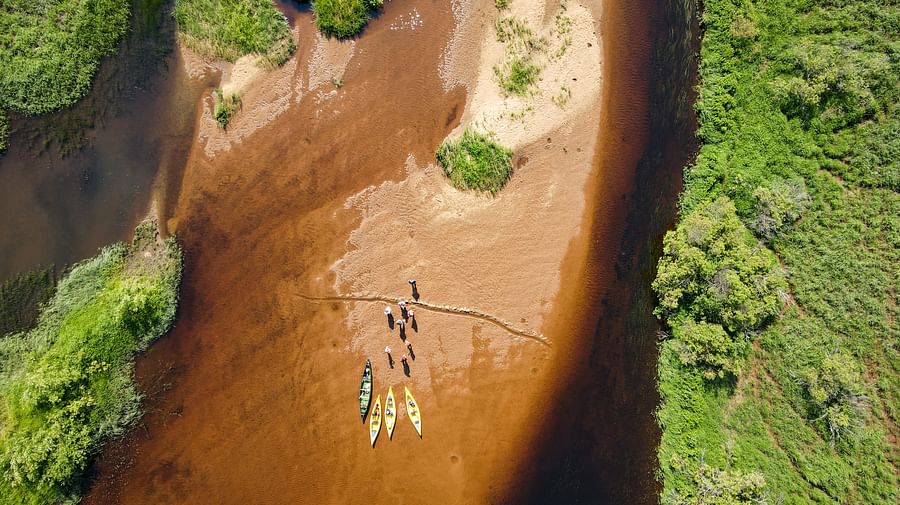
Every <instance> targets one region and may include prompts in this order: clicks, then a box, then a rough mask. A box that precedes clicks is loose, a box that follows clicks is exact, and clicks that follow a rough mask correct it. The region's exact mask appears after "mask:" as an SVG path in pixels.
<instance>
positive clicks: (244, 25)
mask: <svg viewBox="0 0 900 505" xmlns="http://www.w3.org/2000/svg"><path fill="white" fill-rule="evenodd" d="M175 20H176V21H178V30H179V36H180V37H181V40H182V41H184V43H185V44H186V45H187V46H188V47H190V48H191V49H193V50H195V51H197V52H199V53H201V54H204V55H206V56H210V57H214V58H222V59H224V60H228V61H235V60H237V59H238V58H240V57H241V56H244V55H246V54H258V55H260V56H262V57H263V61H264V63H265V64H266V65H269V66H279V65H281V64H283V63H284V62H286V61H287V60H288V58H290V56H291V54H293V52H294V49H295V44H294V40H293V39H292V38H291V33H290V28H289V27H288V23H287V19H285V17H284V15H283V14H282V13H281V12H279V11H278V9H277V8H275V4H273V3H272V0H176V1H175Z"/></svg>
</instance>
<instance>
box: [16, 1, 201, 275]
mask: <svg viewBox="0 0 900 505" xmlns="http://www.w3.org/2000/svg"><path fill="white" fill-rule="evenodd" d="M132 12H133V17H132V28H131V30H130V32H129V33H128V34H127V35H126V36H125V40H123V42H122V43H121V45H120V48H119V51H118V53H117V54H115V55H113V56H111V57H109V58H107V59H106V60H105V61H104V62H103V63H102V66H101V69H100V71H99V72H98V74H97V76H96V78H95V81H94V86H93V88H92V90H91V92H90V94H89V95H88V96H86V97H85V98H84V99H82V100H81V101H79V102H78V103H77V104H76V105H75V106H73V107H71V108H69V109H66V110H63V111H59V112H56V113H53V114H49V115H46V116H41V117H37V118H22V117H13V118H12V125H11V126H12V133H11V136H10V148H9V150H8V151H7V153H6V154H4V155H2V156H0V281H2V280H3V279H6V278H9V277H11V276H14V275H16V274H19V273H22V272H25V271H27V270H31V269H33V268H36V267H38V266H48V265H51V264H55V265H57V267H63V266H65V265H67V264H71V263H73V262H76V261H79V260H81V259H84V258H86V257H89V256H91V255H93V254H94V253H95V252H96V250H97V248H99V247H102V246H104V245H106V244H110V243H112V242H116V241H118V240H123V239H126V238H127V237H128V236H129V234H130V232H131V230H132V229H133V227H134V225H135V223H136V221H138V220H140V219H141V218H142V217H143V216H144V215H145V214H146V212H147V210H148V207H149V203H150V198H151V194H152V192H153V190H154V183H155V182H156V183H159V185H160V187H161V188H162V189H164V188H165V186H166V179H167V177H178V174H179V173H180V170H181V169H182V167H183V165H184V163H185V160H186V158H187V153H188V149H189V147H190V142H191V137H192V135H193V129H194V118H195V104H196V103H197V98H198V96H199V93H200V92H202V90H203V87H204V84H205V83H198V82H196V81H190V80H189V79H187V78H186V76H185V73H184V72H183V71H182V68H181V61H180V58H179V56H178V53H177V51H176V50H175V26H174V21H173V20H172V19H171V16H170V15H169V12H171V2H167V1H163V2H160V1H159V0H134V2H133V6H132ZM57 271H59V269H58V270H57Z"/></svg>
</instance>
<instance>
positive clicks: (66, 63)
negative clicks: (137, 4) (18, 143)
mask: <svg viewBox="0 0 900 505" xmlns="http://www.w3.org/2000/svg"><path fill="white" fill-rule="evenodd" d="M128 16H129V2H128V1H126V0H94V1H92V2H83V1H80V0H38V1H28V0H4V1H3V2H0V151H2V150H4V149H5V146H6V138H7V135H8V125H7V119H6V113H5V112H3V111H8V110H15V111H18V112H21V113H23V114H28V115H37V114H44V113H46V112H50V111H53V110H57V109H61V108H64V107H67V106H69V105H72V104H73V103H75V101H76V100H78V99H79V98H81V97H82V96H84V95H85V94H86V93H87V92H88V90H89V89H90V87H91V80H92V79H93V77H94V74H95V73H96V72H97V68H98V67H99V66H100V59H101V58H102V57H103V56H105V55H107V54H110V53H112V52H113V51H115V49H116V44H117V43H118V41H119V39H120V38H121V37H122V35H123V34H124V33H125V31H126V30H127V29H128Z"/></svg>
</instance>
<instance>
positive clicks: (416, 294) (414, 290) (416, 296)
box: [407, 279, 419, 300]
mask: <svg viewBox="0 0 900 505" xmlns="http://www.w3.org/2000/svg"><path fill="white" fill-rule="evenodd" d="M407 282H409V285H410V286H412V297H413V299H414V300H418V299H419V290H418V288H416V280H415V279H410V280H408V281H407Z"/></svg>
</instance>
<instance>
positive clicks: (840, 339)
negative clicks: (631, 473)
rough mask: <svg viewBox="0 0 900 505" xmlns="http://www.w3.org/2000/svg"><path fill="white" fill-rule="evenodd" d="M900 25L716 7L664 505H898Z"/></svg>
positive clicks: (676, 344) (705, 53) (670, 365)
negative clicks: (718, 501) (718, 504)
mask: <svg viewBox="0 0 900 505" xmlns="http://www.w3.org/2000/svg"><path fill="white" fill-rule="evenodd" d="M898 14H900V13H898V7H897V6H896V5H892V6H887V5H884V4H882V3H881V2H870V1H864V0H862V1H850V2H843V3H840V4H831V3H827V4H824V5H819V4H816V3H815V2H805V1H797V2H789V1H779V2H769V3H766V4H764V5H761V4H750V3H749V2H731V1H708V2H705V3H704V13H703V27H704V34H703V42H702V47H701V86H700V100H699V102H698V106H697V109H698V112H699V118H700V130H699V136H700V139H701V141H702V142H703V146H702V148H701V151H700V154H699V156H698V158H697V161H696V163H695V164H694V165H693V166H691V167H690V168H689V169H688V170H687V172H686V175H685V181H686V185H685V187H686V189H685V192H684V193H683V195H682V197H681V203H680V208H681V221H680V224H679V228H678V230H677V231H676V232H674V233H673V234H671V235H669V236H667V239H666V254H665V256H664V258H663V260H662V261H661V263H660V274H659V276H658V278H657V281H656V288H657V290H658V294H659V296H660V298H661V300H662V304H661V306H660V310H661V312H662V313H665V314H666V315H668V322H669V324H670V326H672V327H673V332H672V335H671V336H669V337H668V338H666V340H665V341H664V342H663V343H662V344H661V352H660V360H659V388H660V393H661V396H662V402H663V403H662V406H661V408H660V411H659V420H660V424H661V426H662V428H663V437H662V441H661V444H660V448H659V462H660V468H661V480H662V484H663V486H664V491H663V494H662V500H663V503H688V502H690V503H708V501H707V500H712V499H713V498H712V496H713V495H715V496H727V497H730V499H733V500H736V501H738V502H740V503H744V502H749V501H751V500H752V501H754V503H759V502H766V501H769V502H773V503H777V502H780V501H782V500H785V501H787V502H797V503H805V502H811V501H816V502H826V503H848V502H853V503H896V500H897V493H898V485H897V475H898V473H897V469H898V465H900V460H898V454H900V451H898V446H897V444H898V434H900V433H898V419H900V412H898V411H897V405H900V401H898V399H900V373H898V370H900V355H898V349H897V345H896V343H897V341H898V337H900V329H898V326H897V315H898V314H897V313H898V308H897V304H896V294H895V293H896V287H897V282H898V271H897V269H896V265H897V264H898V263H900V257H898V251H900V234H898V230H900V217H898V216H900V198H898V195H897V190H898V183H897V181H898V164H897V161H896V160H897V156H896V153H897V152H898V150H897V149H898V147H897V142H898V138H900V136H897V135H896V131H897V124H898V115H897V109H896V103H897V99H898V98H900V97H898V89H897V87H896V82H898V79H900V60H898V58H897V57H896V49H893V50H892V48H896V44H897V34H898V33H900V30H898V21H897V20H898V19H900V18H898ZM891 132H894V133H891ZM891 153H893V154H891ZM725 223H730V224H727V225H726V224H725ZM751 231H752V232H753V234H754V235H755V236H754V237H752V238H751V235H750V232H751ZM711 232H715V235H713V234H712V233H711ZM729 237H730V238H729ZM736 241H737V242H745V244H747V245H749V247H748V248H744V249H742V250H743V251H744V252H737V251H738V250H733V249H727V248H723V247H721V244H724V243H726V242H730V243H735V242H736ZM742 247H743V246H742ZM767 250H770V251H772V252H768V251H767ZM772 253H774V254H775V255H777V258H778V260H779V261H780V263H781V266H778V265H777V264H776V265H774V268H773V265H772V264H771V262H770V260H769V259H761V258H763V257H768V256H769V255H771V254H772ZM753 265H755V266H753ZM760 266H762V267H763V268H761V269H760V268H758V267H760ZM782 268H783V272H784V274H786V278H787V282H788V289H783V288H782V287H780V286H782V284H781V281H778V280H776V279H777V277H778V276H780V275H784V274H781V271H782ZM691 272H693V273H694V274H696V277H695V280H694V281H690V282H688V283H684V284H680V281H678V279H679V278H680V277H681V276H682V275H684V274H690V273H691ZM773 275H774V276H775V277H773ZM673 280H674V282H672V281H673ZM677 285H681V286H682V287H680V288H677V289H676V288H675V286H677ZM773 296H774V297H775V298H772V297H773ZM767 298H768V300H767ZM698 324H699V325H700V326H698Z"/></svg>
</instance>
